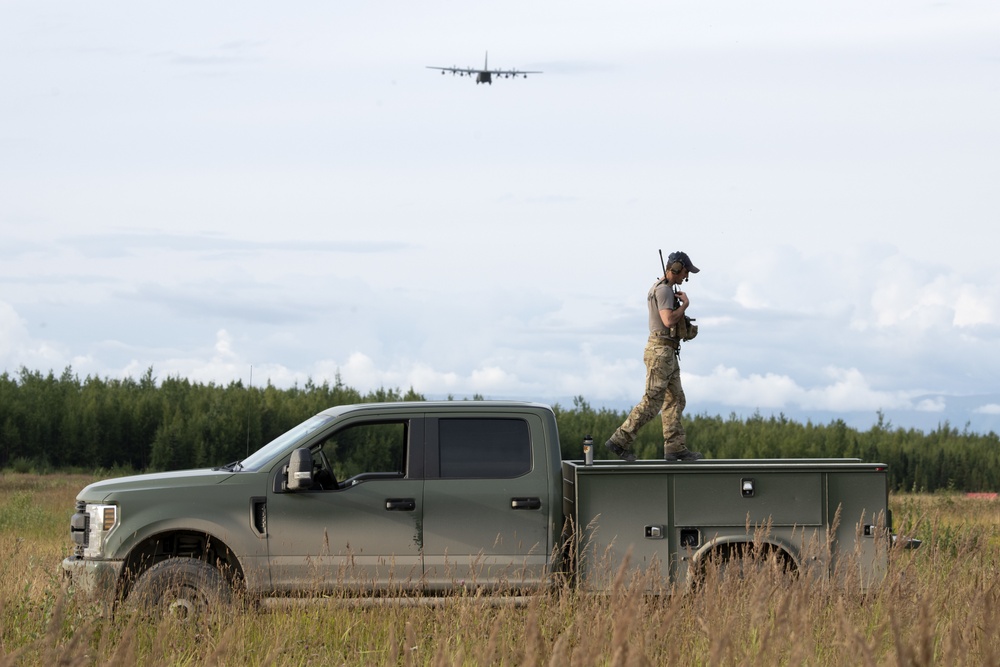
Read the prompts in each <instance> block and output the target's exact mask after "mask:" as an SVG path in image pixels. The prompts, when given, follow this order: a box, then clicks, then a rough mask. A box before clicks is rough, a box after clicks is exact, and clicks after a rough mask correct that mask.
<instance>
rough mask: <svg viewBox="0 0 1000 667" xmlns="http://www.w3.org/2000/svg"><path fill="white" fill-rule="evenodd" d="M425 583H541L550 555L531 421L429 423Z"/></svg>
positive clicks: (543, 477) (535, 425)
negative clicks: (534, 454)
mask: <svg viewBox="0 0 1000 667" xmlns="http://www.w3.org/2000/svg"><path fill="white" fill-rule="evenodd" d="M426 434H427V450H426V452H427V453H426V459H425V472H426V478H427V479H426V482H425V485H424V517H423V535H424V541H423V545H424V577H425V579H426V583H427V587H428V589H429V590H432V591H434V590H444V589H452V588H454V587H456V586H462V585H465V586H467V587H470V588H476V587H479V586H485V587H488V588H490V589H513V588H521V587H531V586H535V585H537V584H539V583H540V582H541V581H542V580H543V579H544V577H545V575H546V565H547V563H548V557H549V550H550V549H551V548H552V545H551V544H549V542H548V521H549V514H550V512H551V510H552V508H550V507H548V505H549V501H548V497H547V495H546V494H547V489H548V471H547V470H546V466H547V465H548V464H547V460H535V459H534V457H533V456H532V451H533V450H532V434H535V435H536V437H538V438H541V437H543V436H542V424H541V420H540V419H538V417H536V416H534V415H525V416H523V417H505V418H498V417H496V416H489V415H485V414H484V415H483V416H481V417H463V418H430V417H429V418H428V419H427V423H426Z"/></svg>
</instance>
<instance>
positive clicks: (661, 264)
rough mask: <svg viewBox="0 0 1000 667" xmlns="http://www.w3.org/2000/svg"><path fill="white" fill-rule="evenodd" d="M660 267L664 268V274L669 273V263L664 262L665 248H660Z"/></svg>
mask: <svg viewBox="0 0 1000 667" xmlns="http://www.w3.org/2000/svg"><path fill="white" fill-rule="evenodd" d="M660 268H662V269H663V274H662V275H667V265H666V264H664V263H663V250H662V249H661V250H660Z"/></svg>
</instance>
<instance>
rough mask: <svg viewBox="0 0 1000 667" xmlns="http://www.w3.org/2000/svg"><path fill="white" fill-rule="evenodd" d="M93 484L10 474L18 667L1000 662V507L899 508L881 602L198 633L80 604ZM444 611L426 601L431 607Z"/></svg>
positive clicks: (765, 590)
mask: <svg viewBox="0 0 1000 667" xmlns="http://www.w3.org/2000/svg"><path fill="white" fill-rule="evenodd" d="M88 481H90V480H89V479H87V478H85V477H81V476H58V475H52V476H44V477H34V476H26V475H11V474H8V475H4V476H2V477H0V554H3V555H4V556H6V562H4V563H3V564H2V565H0V664H18V665H43V664H44V665H49V664H65V665H92V664H101V665H105V664H110V665H117V664H121V665H129V666H131V665H134V664H145V665H161V664H162V665H186V664H219V665H239V666H241V667H242V666H243V665H300V664H301V665H306V664H331V665H338V664H350V665H456V664H467V665H667V664H669V665H774V664H786V665H803V664H809V665H852V666H853V665H931V664H935V665H937V664H947V665H969V664H974V665H984V664H985V665H995V664H1000V634H998V633H997V632H996V631H995V628H996V627H997V625H998V620H1000V619H998V618H997V609H998V602H1000V600H998V597H1000V584H998V583H997V582H998V581H1000V578H998V572H997V567H998V561H1000V538H998V537H997V534H998V531H997V528H998V526H1000V502H997V501H989V500H973V499H967V498H965V497H962V496H958V495H935V496H912V495H904V496H894V497H893V498H891V502H890V504H891V506H892V509H893V510H894V512H895V518H896V528H897V531H900V532H904V533H906V534H911V535H915V536H918V537H921V538H923V539H924V545H923V547H922V548H921V549H919V550H917V551H902V550H895V551H893V553H892V566H891V568H890V571H889V574H888V577H887V579H886V581H885V582H884V584H883V585H882V586H880V587H879V588H878V589H876V590H874V591H870V592H869V593H868V594H867V595H863V594H861V593H860V592H858V591H854V590H846V589H844V588H843V587H841V586H837V585H835V584H833V583H832V582H823V581H820V582H816V581H812V580H810V579H809V578H807V577H801V578H796V577H789V576H786V575H783V574H782V573H781V572H780V570H779V569H778V568H776V567H772V566H770V565H769V564H768V563H766V562H765V563H761V564H760V567H758V568H755V569H754V572H753V574H748V575H745V576H743V577H739V576H735V575H736V574H737V573H735V572H734V570H733V568H726V569H725V570H716V569H715V568H709V569H708V571H707V573H706V578H705V581H704V584H703V585H702V586H701V587H700V588H699V589H698V590H697V591H695V592H693V593H690V594H686V595H681V594H676V595H663V596H650V595H647V594H646V593H645V592H644V591H646V590H648V589H649V588H650V583H649V582H647V581H643V580H642V578H641V577H631V578H630V577H629V576H627V574H626V573H624V572H622V573H621V576H619V577H618V578H617V579H616V580H615V585H614V589H613V590H612V591H611V592H610V593H608V594H601V595H592V594H587V593H585V592H582V591H578V590H575V589H572V588H568V587H567V588H560V589H557V590H554V591H552V592H550V593H546V594H543V595H539V596H535V597H531V598H526V599H511V598H493V597H490V596H488V595H477V594H473V593H469V594H466V595H465V596H463V597H456V598H451V599H449V600H447V601H445V602H443V603H441V604H423V605H418V604H398V603H393V602H390V601H386V602H383V603H378V604H367V605H358V604H351V603H350V601H349V600H336V599H334V600H329V601H328V603H327V604H312V605H307V606H303V607H292V608H281V609H275V610H269V611H266V610H260V609H258V608H255V607H242V606H237V607H234V608H230V609H226V610H225V614H224V615H222V616H216V617H212V618H208V619H205V620H204V621H203V622H201V623H196V624H180V623H177V622H173V621H170V620H166V621H160V622H154V621H150V620H144V619H141V618H138V617H131V618H126V617H123V616H119V617H117V618H110V617H106V616H102V615H101V614H100V608H98V607H95V606H93V605H91V604H88V603H85V602H84V601H82V600H79V599H77V598H76V597H74V595H73V592H72V591H67V590H66V589H65V588H64V586H63V583H62V581H61V577H60V574H59V562H60V561H61V559H62V558H63V557H64V556H65V555H66V554H67V553H69V551H70V546H69V540H68V522H69V516H70V514H71V513H72V511H73V505H74V497H75V494H76V493H77V491H78V490H79V489H80V488H81V487H82V486H83V485H84V484H85V483H87V482H88ZM425 602H426V601H425Z"/></svg>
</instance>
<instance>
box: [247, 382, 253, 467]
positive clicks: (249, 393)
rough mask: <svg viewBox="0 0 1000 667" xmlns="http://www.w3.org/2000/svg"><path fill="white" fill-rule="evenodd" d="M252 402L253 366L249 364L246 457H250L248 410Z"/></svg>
mask: <svg viewBox="0 0 1000 667" xmlns="http://www.w3.org/2000/svg"><path fill="white" fill-rule="evenodd" d="M252 400H253V364H250V384H249V385H247V456H250V408H251V401H252Z"/></svg>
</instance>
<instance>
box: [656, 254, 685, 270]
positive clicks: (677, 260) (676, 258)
mask: <svg viewBox="0 0 1000 667" xmlns="http://www.w3.org/2000/svg"><path fill="white" fill-rule="evenodd" d="M684 258H685V255H684V253H682V252H681V251H680V250H678V251H677V252H672V253H670V254H669V255H668V256H667V261H668V262H670V266H667V265H666V264H664V262H663V251H662V250H661V251H660V265H661V266H662V267H663V273H664V275H666V273H667V271H668V270H669V271H670V272H671V273H680V272H681V271H683V270H684V268H685V267H686V266H687V263H686V262H685V261H684Z"/></svg>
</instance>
